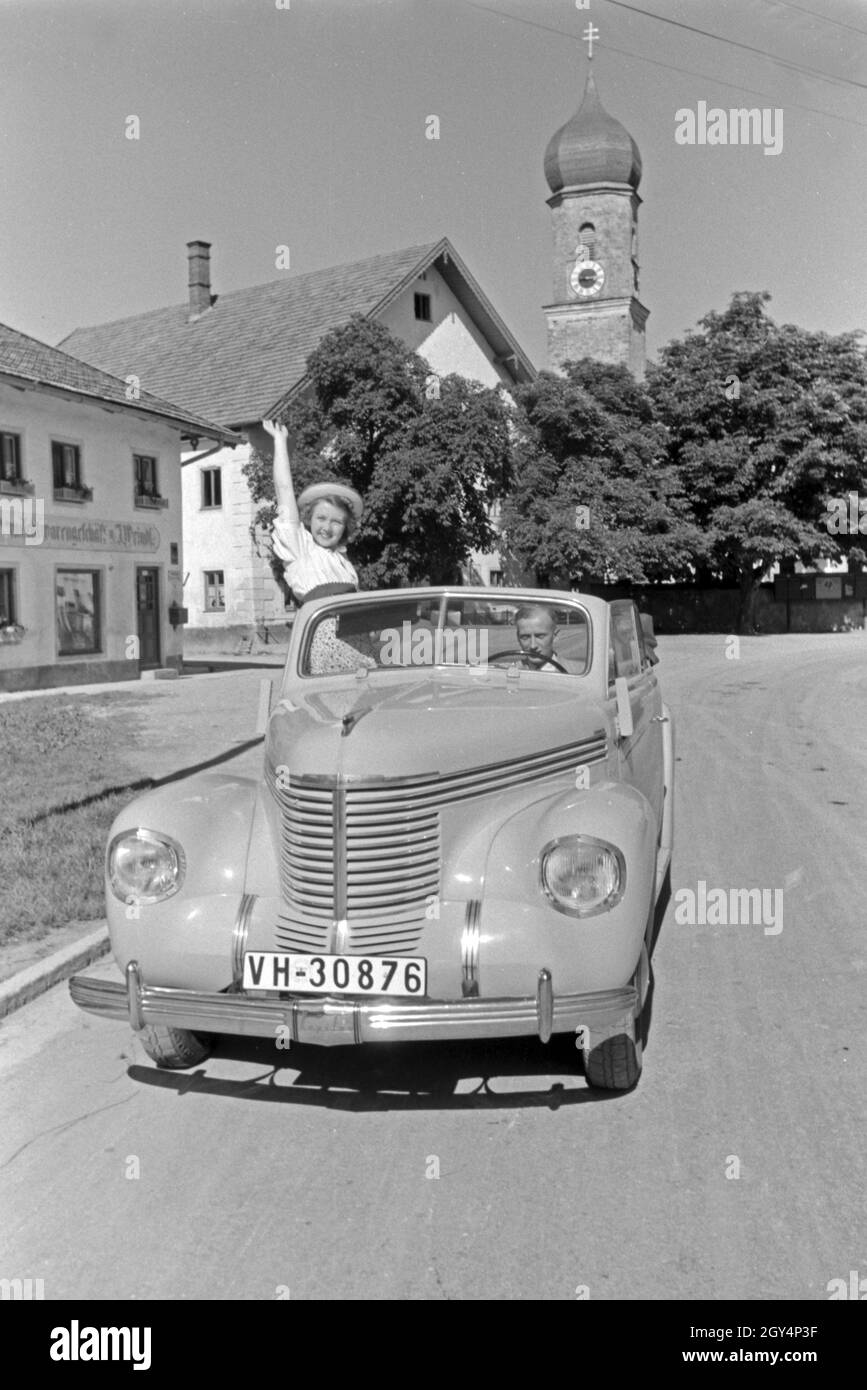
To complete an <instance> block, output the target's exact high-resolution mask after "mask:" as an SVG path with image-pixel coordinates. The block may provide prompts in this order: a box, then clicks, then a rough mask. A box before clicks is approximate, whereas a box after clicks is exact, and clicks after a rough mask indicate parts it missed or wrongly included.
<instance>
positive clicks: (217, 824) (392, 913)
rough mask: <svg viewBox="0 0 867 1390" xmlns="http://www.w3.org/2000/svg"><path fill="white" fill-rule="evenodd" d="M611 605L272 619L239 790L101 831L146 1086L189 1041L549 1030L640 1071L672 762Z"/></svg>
mask: <svg viewBox="0 0 867 1390" xmlns="http://www.w3.org/2000/svg"><path fill="white" fill-rule="evenodd" d="M655 661H656V658H655V653H654V652H653V649H652V637H651V634H650V632H649V630H646V625H643V624H642V622H641V618H640V615H639V614H638V611H637V609H636V607H635V605H634V603H633V602H632V601H631V600H618V601H616V602H613V603H608V602H605V601H603V600H602V599H599V598H591V597H587V596H584V595H581V594H567V593H555V592H552V591H550V590H524V589H522V590H516V589H501V590H500V589H498V590H496V591H492V590H491V589H482V588H470V587H467V588H462V587H452V588H445V587H436V588H424V589H411V590H400V591H394V590H389V591H385V592H378V593H367V594H343V595H340V596H339V597H331V598H323V599H319V600H318V601H315V602H311V603H308V604H306V605H305V606H304V607H303V608H302V609H301V611H300V613H299V615H298V618H297V620H296V622H295V627H294V631H293V636H292V641H291V645H290V650H289V654H288V657H287V661H286V668H285V672H284V675H283V679H282V684H281V686H280V689H279V692H278V697H277V699H276V701H275V702H274V707H273V709H272V710H271V712H270V715H269V717H268V722H267V733H266V738H265V765H264V776H263V777H262V778H261V779H258V778H246V777H239V776H235V775H233V774H232V773H230V772H210V773H204V774H201V775H198V776H193V777H190V778H189V779H188V780H186V781H183V782H181V783H176V784H174V785H172V786H168V787H165V788H162V789H159V790H155V791H151V792H148V793H147V794H145V795H143V796H140V797H138V798H137V799H136V800H135V801H132V802H131V803H130V804H129V805H128V806H127V807H125V809H124V810H123V811H121V813H120V815H119V816H118V817H117V819H116V820H115V822H114V825H113V826H112V830H111V835H110V841H109V845H108V852H107V863H106V896H107V902H108V921H109V928H110V932H111V940H112V946H113V949H114V954H115V957H116V960H117V962H118V965H119V966H120V968H121V971H122V972H123V973H124V974H125V984H123V983H121V982H120V981H118V982H114V981H110V980H102V979H94V978H88V977H87V976H77V977H75V978H74V979H73V980H72V981H71V983H70V987H71V992H72V997H73V999H74V1000H75V1002H76V1003H77V1004H78V1005H80V1007H81V1008H83V1009H87V1010H89V1011H90V1012H92V1013H95V1014H99V1015H103V1016H109V1017H115V1018H121V1017H123V1018H126V1017H128V1018H129V1020H130V1022H131V1024H132V1026H133V1028H134V1029H136V1030H137V1031H138V1033H139V1036H140V1038H141V1040H142V1043H143V1045H144V1047H145V1049H146V1050H147V1052H148V1053H149V1055H150V1056H151V1057H152V1058H153V1059H154V1060H155V1061H156V1062H157V1063H158V1064H159V1065H160V1066H164V1067H184V1066H191V1065H194V1064H196V1063H198V1062H200V1061H201V1060H202V1059H203V1058H204V1057H205V1056H207V1053H208V1051H209V1049H210V1047H211V1045H212V1043H213V1039H214V1035H220V1034H244V1035H248V1036H259V1037H272V1038H276V1039H278V1040H281V1044H282V1045H283V1046H286V1045H287V1043H294V1042H298V1043H318V1044H326V1045H335V1044H338V1045H339V1044H357V1043H388V1042H393V1041H399V1042H405V1041H414V1040H435V1039H440V1038H448V1039H470V1038H505V1037H514V1036H517V1035H521V1034H526V1035H538V1037H539V1038H541V1039H542V1040H543V1042H547V1041H548V1040H549V1039H550V1038H551V1036H552V1034H565V1033H568V1034H572V1035H573V1036H574V1041H575V1047H576V1049H577V1051H572V1056H573V1057H574V1058H575V1059H576V1060H577V1057H578V1055H579V1053H580V1055H581V1056H582V1058H583V1068H584V1073H585V1076H586V1079H587V1081H588V1083H589V1084H590V1085H591V1086H596V1087H602V1088H605V1089H613V1090H625V1089H627V1088H629V1087H631V1086H632V1085H634V1083H635V1082H636V1080H637V1078H638V1075H639V1072H640V1070H641V1047H642V1018H641V1016H642V1009H643V1006H644V1004H645V998H646V995H647V990H648V983H649V960H648V953H649V949H650V946H651V942H652V937H653V931H654V919H655V908H656V905H657V901H658V899H659V897H660V894H661V892H662V890H663V885H664V883H665V881H666V875H667V870H668V866H669V861H670V856H671V845H672V827H673V822H672V810H673V774H674V748H673V731H672V723H671V718H670V715H669V713H668V711H667V709H666V707H665V705H664V704H663V703H662V699H661V695H660V691H659V685H658V682H657V676H656V672H655V669H654V665H655Z"/></svg>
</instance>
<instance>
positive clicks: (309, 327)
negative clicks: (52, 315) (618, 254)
mask: <svg viewBox="0 0 867 1390" xmlns="http://www.w3.org/2000/svg"><path fill="white" fill-rule="evenodd" d="M434 264H435V265H436V268H437V270H438V271H440V273H441V274H442V275H443V277H444V279H445V280H446V282H447V283H448V284H449V287H450V288H451V290H452V292H453V293H454V294H455V295H456V297H457V298H458V300H459V301H460V302H461V303H462V304H463V305H464V307H465V308H466V310H467V313H468V314H469V315H470V317H471V318H472V319H473V321H474V322H475V323H476V324H477V326H478V327H479V329H480V331H481V332H482V333H483V334H484V335H485V337H486V338H487V340H488V342H489V343H491V344H492V346H493V347H494V350H495V352H496V354H497V356H498V358H499V359H500V360H502V361H504V362H506V361H507V362H508V363H510V364H511V365H509V366H507V370H508V371H509V373H510V375H511V376H512V377H513V379H514V380H515V381H528V380H531V379H532V378H533V376H534V375H535V372H534V369H533V365H532V363H531V362H530V361H529V359H528V358H527V357H526V356H525V354H524V353H523V351H522V350H521V348H520V346H519V345H518V343H517V342H516V341H515V339H514V338H513V337H512V335H511V334H510V332H509V330H508V329H507V328H506V326H505V324H504V323H503V322H502V320H501V319H500V317H499V315H498V314H497V313H496V310H495V309H494V308H493V306H492V305H491V304H490V302H489V301H488V300H487V299H486V297H485V295H484V294H483V292H482V290H481V289H480V288H479V286H478V285H477V284H476V282H475V281H474V280H473V278H472V276H471V275H470V274H469V271H468V270H467V269H466V267H465V266H464V265H463V262H462V261H461V260H460V258H459V257H458V256H457V254H456V253H455V251H454V249H453V248H452V246H451V244H450V243H449V241H448V240H447V238H443V239H442V240H441V241H437V242H431V243H428V244H427V245H422V246H410V247H407V248H405V249H404V250H402V251H392V252H387V253H385V254H383V255H379V256H371V257H369V258H368V259H367V260H363V261H354V262H352V263H351V264H349V265H342V266H330V267H327V268H325V269H324V270H315V271H311V272H309V273H307V274H304V275H286V276H284V277H282V278H281V279H279V280H271V281H269V282H268V283H267V284H265V285H253V286H252V287H250V288H249V289H243V290H232V291H230V292H229V293H228V294H221V295H217V296H214V297H213V302H212V307H211V308H210V309H206V310H205V312H204V313H202V314H200V315H199V316H198V317H196V318H193V319H191V318H190V311H189V306H188V304H187V303H184V304H176V305H173V306H172V307H171V308H169V309H154V310H152V311H151V312H149V313H145V314H136V315H135V316H134V317H133V318H128V319H119V320H118V321H117V322H115V323H105V324H98V325H96V326H94V327H92V328H76V329H75V330H74V331H73V332H72V333H70V334H69V336H68V337H66V338H64V339H63V342H62V347H63V348H64V349H66V350H67V351H68V352H74V353H75V354H76V356H78V357H82V358H84V360H85V361H86V362H92V363H93V364H94V366H98V367H102V368H103V370H105V371H110V372H113V373H115V374H116V375H118V376H123V377H125V376H127V375H129V373H131V372H134V373H135V374H136V375H137V376H139V377H140V378H141V380H142V381H143V382H146V383H147V385H148V386H149V387H150V388H152V389H153V390H155V391H159V392H160V393H164V394H165V395H167V396H168V397H169V398H170V399H173V400H177V401H180V402H182V403H183V404H184V405H185V406H186V407H187V408H188V409H190V410H195V411H200V412H202V413H203V414H206V415H208V416H210V417H212V418H214V419H216V420H219V421H220V422H221V423H222V424H224V425H228V426H233V427H235V428H239V427H241V426H243V425H249V424H252V423H253V422H254V421H258V420H260V419H262V418H263V417H265V416H268V415H269V414H274V413H276V412H277V411H278V410H279V409H280V408H282V406H283V405H285V403H286V401H287V400H288V398H289V397H290V396H291V395H293V394H294V393H295V392H296V391H297V390H298V389H299V388H300V386H301V385H302V383H303V381H304V378H305V374H306V362H307V358H308V356H309V355H310V353H311V352H312V351H313V349H314V348H315V347H316V345H317V344H318V343H319V341H320V340H321V339H322V337H324V335H325V334H326V333H327V332H329V330H330V329H332V328H336V327H338V326H339V325H340V324H343V323H345V322H346V321H347V319H349V318H350V317H351V316H352V315H353V314H363V315H365V316H367V317H374V316H376V315H377V314H378V313H382V311H383V310H384V309H386V308H387V307H388V305H389V304H391V303H392V302H393V301H394V300H395V299H396V298H397V296H398V295H399V294H401V293H402V292H403V290H404V289H405V288H406V287H407V286H408V285H410V284H412V282H413V281H414V280H415V279H416V278H417V277H418V276H419V275H420V274H421V273H422V272H423V271H424V270H427V269H428V268H429V267H431V266H433V265H434Z"/></svg>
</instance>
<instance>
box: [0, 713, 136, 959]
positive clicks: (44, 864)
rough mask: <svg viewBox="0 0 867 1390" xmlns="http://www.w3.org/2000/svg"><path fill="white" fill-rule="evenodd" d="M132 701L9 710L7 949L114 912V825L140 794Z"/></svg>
mask: <svg viewBox="0 0 867 1390" xmlns="http://www.w3.org/2000/svg"><path fill="white" fill-rule="evenodd" d="M135 704H136V701H135V700H134V699H130V698H129V697H128V696H125V695H123V694H106V695H95V696H78V697H72V698H70V697H69V696H61V695H58V696H56V697H45V698H40V699H38V700H36V699H34V700H20V701H17V700H16V701H9V702H8V703H3V704H2V705H0V767H2V770H3V782H2V801H0V945H4V944H7V943H12V942H14V943H21V942H24V941H39V940H42V939H43V938H44V937H45V936H47V935H48V934H49V933H50V932H51V930H52V928H54V927H62V926H65V925H66V924H67V923H68V922H70V921H79V920H80V921H89V920H92V919H93V918H96V917H102V916H103V915H104V911H105V907H104V898H103V861H104V856H105V844H106V839H107V837H108V830H109V826H110V825H111V822H112V820H113V819H114V817H115V816H116V815H117V813H118V811H119V810H120V809H121V807H122V806H124V805H125V804H126V803H127V802H129V801H131V800H132V799H133V797H134V796H136V795H137V794H138V793H137V791H136V789H135V788H134V787H133V786H131V785H130V783H132V782H134V781H136V780H137V779H136V776H135V773H134V772H133V770H132V768H131V767H130V766H129V764H128V762H127V750H129V749H130V748H131V747H132V746H133V741H134V740H135V738H136V734H137V732H138V728H139V722H138V720H137V719H136V717H135V714H134V713H133V712H132V709H131V708H130V706H134V705H135Z"/></svg>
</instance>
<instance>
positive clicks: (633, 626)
mask: <svg viewBox="0 0 867 1390" xmlns="http://www.w3.org/2000/svg"><path fill="white" fill-rule="evenodd" d="M608 610H609V611H608V698H609V702H610V707H611V713H612V714H614V715H616V711H617V700H616V694H615V686H614V681H615V678H616V677H618V676H623V677H624V678H625V680H626V684H627V688H628V691H629V703H630V707H631V709H632V725H633V728H632V733H631V734H629V735H628V736H627V737H624V738H620V739H618V741H617V742H618V751H619V754H620V774H621V776H622V777H623V779H624V780H625V781H627V782H631V783H632V784H633V786H635V787H637V789H638V790H639V791H640V792H641V793H642V794H643V795H644V796H645V797H646V798H647V800H648V801H649V802H650V804H651V805H652V806H653V808H654V811H655V813H656V816H657V820H658V819H659V817H660V816H661V814H662V801H663V733H662V724H663V719H664V716H663V709H662V694H661V692H660V689H659V682H658V680H657V679H656V672H655V668H654V666H653V664H652V663H651V661H650V655H649V652H648V651H647V649H646V647H645V644H644V632H643V630H642V627H641V619H640V617H639V614H638V609H637V607H636V605H635V603H634V601H633V600H632V599H616V600H615V601H614V602H613V603H610V604H609V605H608Z"/></svg>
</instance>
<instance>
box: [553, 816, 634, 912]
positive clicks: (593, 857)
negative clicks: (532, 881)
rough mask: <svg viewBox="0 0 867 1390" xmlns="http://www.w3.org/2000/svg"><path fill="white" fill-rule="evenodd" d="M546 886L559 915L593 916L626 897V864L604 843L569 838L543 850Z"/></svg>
mask: <svg viewBox="0 0 867 1390" xmlns="http://www.w3.org/2000/svg"><path fill="white" fill-rule="evenodd" d="M542 887H543V888H544V890H545V892H546V893H547V895H548V897H549V898H550V899H551V902H552V903H553V905H554V907H556V908H557V910H558V911H559V912H567V913H569V915H570V916H573V917H593V916H595V914H596V913H597V912H606V911H607V910H608V909H609V908H611V907H613V906H614V904H615V903H617V902H619V901H620V899H621V898H622V897H623V893H624V891H625V888H626V863H625V861H624V858H623V855H622V854H621V853H620V850H619V849H616V848H615V846H614V845H609V844H607V843H606V842H605V841H604V840H593V839H591V838H590V836H589V835H565V836H564V837H563V838H562V839H560V840H552V841H551V843H550V844H548V845H546V846H545V848H544V849H543V850H542Z"/></svg>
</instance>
